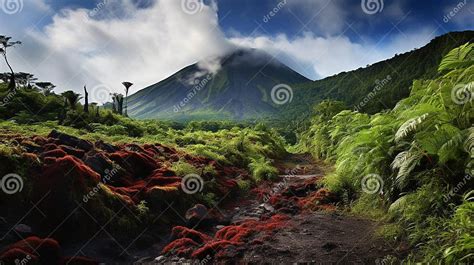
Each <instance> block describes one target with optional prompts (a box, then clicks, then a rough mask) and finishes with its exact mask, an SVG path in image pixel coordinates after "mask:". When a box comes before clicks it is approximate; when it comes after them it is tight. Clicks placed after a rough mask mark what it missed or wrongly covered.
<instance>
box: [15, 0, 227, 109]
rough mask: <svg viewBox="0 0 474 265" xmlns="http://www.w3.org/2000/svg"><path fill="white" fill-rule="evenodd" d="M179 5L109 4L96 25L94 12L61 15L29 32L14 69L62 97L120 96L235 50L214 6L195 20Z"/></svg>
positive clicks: (125, 0)
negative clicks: (101, 87) (127, 87)
mask: <svg viewBox="0 0 474 265" xmlns="http://www.w3.org/2000/svg"><path fill="white" fill-rule="evenodd" d="M180 3H181V1H176V0H160V1H157V2H156V3H155V4H154V5H152V6H151V7H149V8H146V9H143V8H137V7H135V6H134V5H133V4H132V3H131V0H116V1H110V0H109V1H108V2H107V5H104V6H101V7H100V8H98V9H96V10H98V12H97V14H95V13H94V15H95V16H94V18H95V19H92V18H89V16H88V15H89V14H90V10H86V9H76V10H64V11H62V12H61V14H57V15H55V16H54V17H53V22H52V23H51V24H50V25H48V26H46V28H45V29H44V30H43V31H33V30H30V31H29V32H28V38H26V39H25V40H24V43H25V44H24V45H23V46H21V47H20V48H19V49H18V50H14V51H13V53H12V57H13V59H12V61H14V62H15V65H17V69H19V70H21V71H28V72H32V73H35V74H36V75H37V76H39V77H40V78H41V79H43V80H51V81H52V82H54V83H56V84H57V85H58V88H59V89H58V92H61V91H64V90H69V89H71V90H75V91H81V90H82V86H83V85H84V84H87V85H88V86H89V87H94V86H96V85H98V84H105V85H106V86H108V87H110V88H111V89H110V90H114V91H116V92H121V91H122V87H121V82H122V81H131V82H133V83H135V86H134V87H133V88H134V89H135V90H133V91H136V89H139V88H140V89H141V88H143V87H145V86H147V85H150V84H153V83H156V82H157V81H159V80H162V79H164V78H166V77H168V76H170V75H172V74H173V73H175V72H176V71H178V70H180V69H181V68H183V67H184V66H186V65H190V64H193V63H195V62H196V61H198V60H200V59H203V58H207V57H209V56H213V55H218V54H222V53H224V52H225V51H227V50H228V49H230V48H231V44H230V42H228V41H227V40H226V39H225V38H224V36H223V33H222V32H221V31H220V28H219V26H218V20H217V14H216V10H214V9H213V8H212V5H211V6H203V9H202V11H201V12H199V13H197V14H194V15H190V14H187V13H185V12H183V10H182V8H181V4H180ZM104 14H106V15H104ZM113 14H120V15H119V16H118V17H117V16H115V15H113ZM204 66H206V65H204ZM211 66H212V67H214V68H212V69H210V70H212V71H214V72H215V71H216V69H215V65H211ZM111 92H112V91H111ZM91 95H94V93H93V92H92V93H91ZM92 100H96V99H95V98H92Z"/></svg>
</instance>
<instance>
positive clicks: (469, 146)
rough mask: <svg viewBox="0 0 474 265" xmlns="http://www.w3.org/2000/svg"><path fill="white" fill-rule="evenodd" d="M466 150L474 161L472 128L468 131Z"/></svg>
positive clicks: (473, 128) (473, 134)
mask: <svg viewBox="0 0 474 265" xmlns="http://www.w3.org/2000/svg"><path fill="white" fill-rule="evenodd" d="M464 149H465V150H466V152H468V153H469V155H470V156H471V159H474V127H471V128H469V129H468V130H467V133H466V141H465V142H464Z"/></svg>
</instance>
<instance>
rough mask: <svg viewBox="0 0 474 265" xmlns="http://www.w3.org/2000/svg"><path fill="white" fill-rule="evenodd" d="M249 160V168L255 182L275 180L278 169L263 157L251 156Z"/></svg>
mask: <svg viewBox="0 0 474 265" xmlns="http://www.w3.org/2000/svg"><path fill="white" fill-rule="evenodd" d="M251 160H252V162H251V163H250V164H249V168H250V170H251V172H252V176H253V178H254V180H255V181H256V182H260V181H262V180H275V179H276V178H277V177H278V170H277V169H276V168H275V167H273V166H272V164H271V162H270V161H269V160H267V159H266V158H265V157H258V158H252V159H251Z"/></svg>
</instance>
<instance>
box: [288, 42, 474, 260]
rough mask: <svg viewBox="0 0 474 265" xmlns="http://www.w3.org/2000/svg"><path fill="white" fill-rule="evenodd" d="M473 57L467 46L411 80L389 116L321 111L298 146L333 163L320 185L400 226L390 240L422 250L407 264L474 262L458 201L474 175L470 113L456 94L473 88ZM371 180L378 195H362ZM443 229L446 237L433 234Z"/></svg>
mask: <svg viewBox="0 0 474 265" xmlns="http://www.w3.org/2000/svg"><path fill="white" fill-rule="evenodd" d="M473 50H474V45H472V44H466V45H463V46H461V47H460V48H457V49H455V50H453V51H452V52H450V53H449V54H448V55H447V56H446V57H445V59H444V60H443V61H442V63H441V67H440V73H439V74H438V76H436V77H435V78H434V79H433V80H418V81H415V82H414V83H413V86H412V90H411V94H410V96H409V97H408V98H406V99H403V100H401V101H399V102H398V103H397V104H396V106H395V107H394V108H393V109H392V110H391V111H387V112H381V113H377V114H374V115H371V116H369V115H366V114H361V113H358V112H354V111H349V110H344V111H341V112H339V113H338V114H336V115H333V114H332V106H334V105H336V104H339V103H335V102H334V103H332V104H331V102H330V101H325V102H323V103H321V104H319V105H318V106H316V108H315V109H316V110H317V115H316V116H315V117H313V119H312V125H311V127H310V128H309V129H308V130H307V131H306V132H305V133H304V134H302V135H301V137H300V138H301V142H300V143H299V145H298V147H297V149H298V150H299V151H307V152H310V153H312V154H313V156H315V157H316V158H322V159H326V160H329V161H332V162H335V164H336V169H335V172H334V173H333V174H330V175H328V176H327V177H326V178H325V179H324V181H323V182H324V183H325V185H326V186H327V187H328V188H329V189H331V190H332V191H333V192H336V193H339V194H340V195H342V196H343V197H344V196H345V197H347V198H349V199H352V200H356V203H355V206H354V207H353V210H354V211H356V212H364V211H367V210H369V211H372V212H373V213H372V214H370V215H371V216H372V217H381V216H382V215H381V214H379V213H380V211H381V210H382V211H386V214H385V217H388V218H390V220H392V221H393V222H394V223H395V224H396V225H397V226H400V227H404V228H405V231H403V232H402V231H400V232H399V234H398V235H397V236H395V237H397V238H400V237H405V238H406V239H407V240H408V241H409V242H410V244H411V246H412V247H413V248H418V249H420V250H421V253H422V255H412V256H411V257H410V259H412V260H413V261H417V260H423V261H426V262H434V261H440V260H443V261H444V262H446V263H457V262H464V263H466V262H467V263H470V262H472V261H473V260H474V257H473V256H472V255H471V254H470V253H472V251H473V248H474V245H473V238H472V235H471V234H472V233H471V234H470V233H469V232H468V231H471V232H472V201H469V200H464V201H462V200H460V197H461V195H462V194H463V193H466V192H468V191H470V190H472V188H473V186H472V182H469V181H466V179H467V180H469V179H470V178H471V176H472V175H473V173H474V171H473V163H472V137H473V136H472V132H473V129H474V128H473V127H472V124H473V123H474V111H473V109H474V108H473V107H474V106H473V102H472V90H467V93H468V94H466V93H464V94H457V93H456V89H457V88H459V87H460V84H470V83H472V82H473V81H474V62H473V61H472V51H473ZM464 92H465V91H464ZM371 174H376V175H377V176H380V180H377V182H379V183H378V184H380V185H379V188H380V189H379V190H375V191H374V192H369V193H364V191H366V190H364V188H366V187H364V185H365V184H364V183H362V182H363V181H364V177H366V176H369V175H371ZM453 190H455V191H456V192H452V191H453ZM471 197H472V195H471ZM466 220H470V221H466ZM446 230H447V231H450V232H449V233H448V232H447V233H440V232H439V231H446ZM392 232H393V230H392ZM440 250H442V251H440ZM443 251H444V252H443ZM439 253H444V254H443V255H440V254H439Z"/></svg>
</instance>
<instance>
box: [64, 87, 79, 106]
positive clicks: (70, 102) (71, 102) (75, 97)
mask: <svg viewBox="0 0 474 265" xmlns="http://www.w3.org/2000/svg"><path fill="white" fill-rule="evenodd" d="M61 95H62V96H63V97H64V103H65V105H66V106H67V107H69V108H70V109H71V110H76V106H77V104H78V103H79V100H80V99H81V95H79V94H77V93H74V92H73V91H66V92H64V93H62V94H61Z"/></svg>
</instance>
